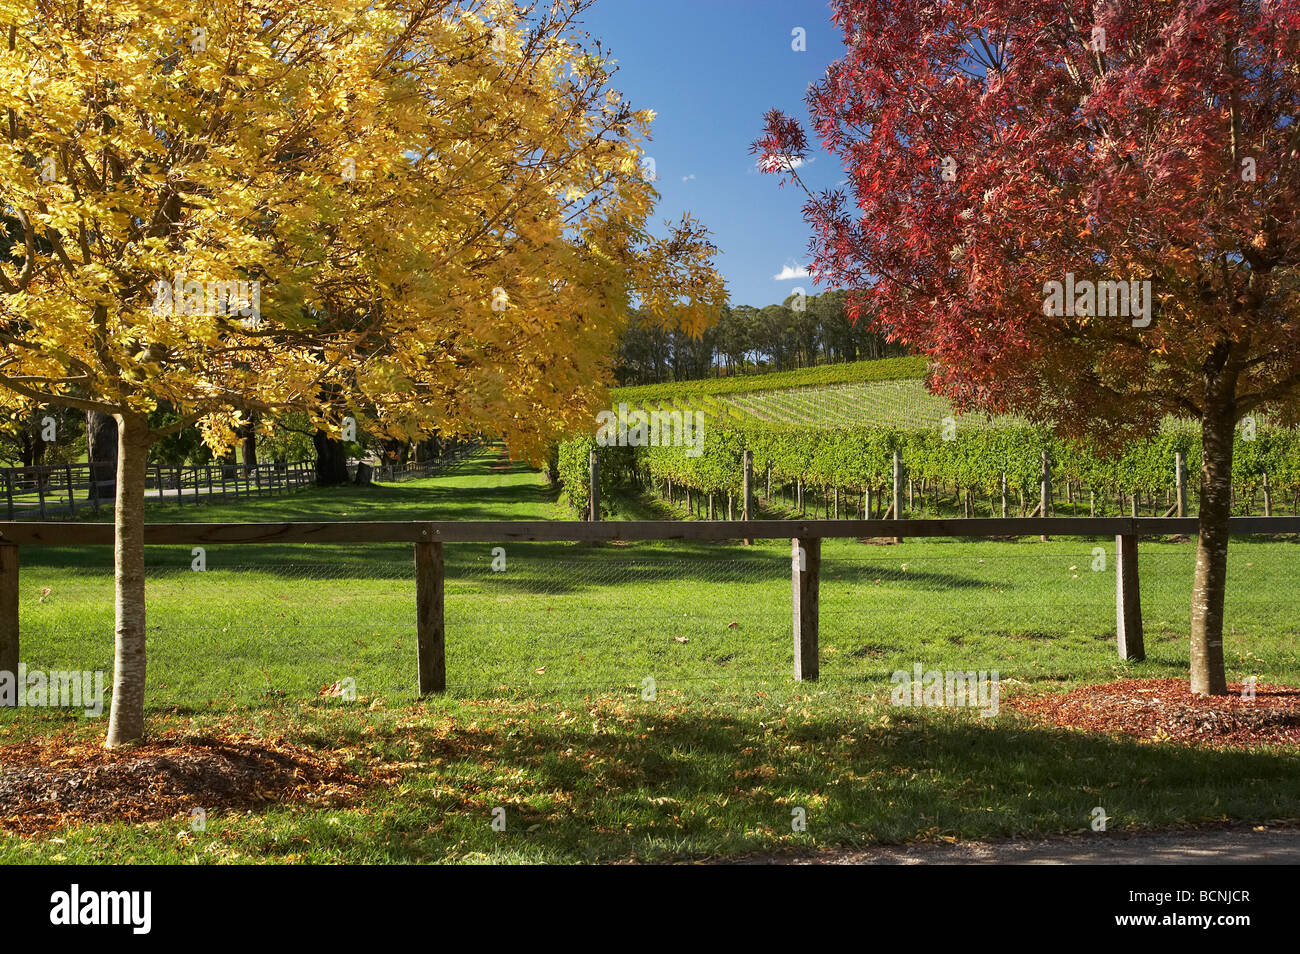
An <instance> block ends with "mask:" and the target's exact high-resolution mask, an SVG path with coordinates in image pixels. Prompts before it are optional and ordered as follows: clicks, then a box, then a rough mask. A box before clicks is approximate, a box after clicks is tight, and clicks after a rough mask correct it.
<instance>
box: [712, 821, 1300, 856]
mask: <svg viewBox="0 0 1300 954" xmlns="http://www.w3.org/2000/svg"><path fill="white" fill-rule="evenodd" d="M737 863H739V864H759V865H763V864H796V865H967V864H982V865H1188V864H1193V865H1244V864H1249V865H1284V864H1300V828H1281V827H1267V828H1265V829H1264V830H1262V831H1261V830H1256V829H1254V828H1231V829H1218V830H1209V831H1206V830H1188V831H1173V832H1161V833H1158V834H1151V835H1127V834H1120V833H1113V834H1107V833H1100V832H1099V833H1097V834H1095V835H1086V836H1085V835H1070V836H1066V837H1062V838H1045V839H1041V840H1036V841H1019V840H1017V841H1000V842H963V843H960V844H955V845H932V844H925V845H901V846H892V847H880V848H863V849H851V850H842V851H825V852H817V853H814V854H800V855H784V856H776V855H769V856H754V857H750V858H744V859H737Z"/></svg>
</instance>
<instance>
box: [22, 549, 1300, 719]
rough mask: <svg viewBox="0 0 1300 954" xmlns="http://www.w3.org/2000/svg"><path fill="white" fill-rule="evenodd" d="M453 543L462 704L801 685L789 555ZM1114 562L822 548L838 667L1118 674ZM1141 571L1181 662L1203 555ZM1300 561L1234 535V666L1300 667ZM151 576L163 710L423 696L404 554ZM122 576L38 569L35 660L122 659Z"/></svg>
mask: <svg viewBox="0 0 1300 954" xmlns="http://www.w3.org/2000/svg"><path fill="white" fill-rule="evenodd" d="M446 549H447V565H446V578H445V584H444V595H445V616H444V620H445V633H446V666H447V690H448V692H449V693H451V694H454V695H462V696H483V695H491V694H500V693H545V692H570V691H588V690H591V691H619V692H627V693H638V694H643V695H644V694H646V693H650V694H654V693H656V692H658V691H663V690H665V689H668V688H680V689H683V690H687V689H689V690H693V691H703V692H705V693H707V692H708V691H709V690H710V688H711V687H717V688H718V689H719V690H723V689H726V688H728V687H731V688H734V687H735V686H737V685H746V684H752V685H754V686H756V687H758V686H761V685H767V684H771V683H773V682H788V681H789V680H790V678H791V673H792V667H793V648H792V633H793V627H792V622H791V557H790V555H789V553H788V551H787V550H786V549H783V548H782V547H780V546H779V545H775V544H773V545H768V546H757V547H754V548H752V549H751V550H750V551H748V552H746V553H744V554H743V555H737V554H736V551H735V550H734V549H721V548H720V549H719V550H718V551H717V552H716V553H715V554H710V553H709V552H707V551H703V552H702V551H701V550H700V549H699V548H694V549H691V550H689V551H687V552H680V553H679V552H674V550H673V549H672V548H671V547H644V548H643V547H636V546H626V547H624V546H605V547H599V548H597V547H590V546H583V545H554V544H549V545H542V544H512V545H509V546H504V547H495V548H494V547H488V546H479V545H469V544H449V545H448V546H447V548H446ZM242 552H243V553H248V551H247V550H245V551H242ZM392 552H393V551H388V553H390V554H391V553H392ZM250 555H251V554H250ZM1113 560H1114V553H1113V547H1107V546H1103V545H1097V544H1094V543H1093V542H1091V541H1083V540H1080V541H1075V542H1073V543H1072V544H1070V545H1060V546H1057V545H1044V546H1042V547H1041V548H1039V547H1037V546H1036V545H1035V544H1031V543H1029V544H1018V545H1017V544H993V543H935V542H921V541H918V542H915V543H906V544H902V545H896V546H862V545H856V544H853V543H851V542H849V541H843V542H841V541H827V542H826V545H825V548H824V550H823V559H822V564H821V583H820V626H819V630H820V659H821V677H822V679H823V680H826V681H835V682H849V683H863V684H868V683H870V684H879V683H880V682H881V681H883V682H885V683H886V684H887V683H888V681H889V678H890V674H891V673H894V672H897V671H899V670H904V671H906V670H911V669H912V668H913V666H914V665H916V664H922V665H923V666H924V667H925V668H927V669H930V668H938V669H963V670H998V671H999V672H1000V673H1001V675H1002V677H1003V678H1010V679H1019V680H1021V681H1025V682H1031V681H1035V680H1044V679H1045V680H1054V679H1057V680H1066V679H1070V678H1080V677H1083V676H1086V675H1088V674H1093V675H1095V673H1096V672H1097V671H1098V670H1099V669H1100V670H1104V669H1105V668H1106V667H1110V666H1118V665H1119V661H1118V659H1117V657H1116V653H1115V643H1114V640H1115V574H1114V566H1113V562H1112V561H1113ZM1140 561H1141V578H1142V608H1143V615H1144V621H1145V629H1146V633H1147V646H1148V652H1149V653H1150V652H1152V649H1153V645H1154V646H1160V647H1164V649H1167V657H1168V659H1169V660H1170V661H1171V662H1172V661H1177V660H1178V659H1180V658H1181V659H1183V660H1185V659H1186V642H1187V631H1188V622H1187V621H1188V613H1189V597H1190V592H1191V580H1192V572H1193V570H1194V566H1195V551H1194V548H1193V547H1192V546H1190V545H1185V544H1184V545H1175V544H1169V545H1165V544H1155V543H1151V544H1144V545H1143V548H1142V551H1141V557H1140ZM1298 565H1300V549H1297V548H1296V546H1295V545H1294V544H1288V543H1268V544H1249V545H1246V546H1244V547H1236V546H1234V548H1233V551H1232V554H1231V557H1230V574H1229V577H1230V578H1229V589H1228V593H1229V596H1228V607H1227V614H1226V615H1227V620H1228V624H1227V629H1228V640H1227V643H1228V645H1229V646H1230V647H1231V653H1230V660H1229V663H1230V666H1233V665H1235V666H1238V667H1240V666H1246V667H1249V666H1256V667H1257V668H1261V669H1263V670H1268V669H1269V668H1270V667H1271V668H1273V669H1275V670H1276V669H1283V670H1285V669H1286V668H1287V667H1288V666H1290V667H1294V660H1295V649H1296V646H1297V637H1300V612H1298V610H1300V592H1298V591H1297V589H1296V587H1295V586H1294V582H1293V581H1294V579H1295V576H1296V574H1295V571H1296V568H1297V566H1298ZM147 579H148V583H147V603H148V636H149V672H150V677H149V693H150V702H151V704H153V705H159V706H179V707H182V708H191V709H195V710H199V711H201V710H202V709H204V708H205V707H221V706H232V705H233V706H246V705H256V704H259V703H262V702H266V701H283V700H286V699H300V700H302V699H311V698H314V697H319V696H343V697H345V698H346V697H347V695H348V693H349V692H351V693H355V695H356V696H358V697H361V698H363V699H364V698H375V697H385V698H388V699H392V700H399V699H402V698H409V697H413V696H414V695H415V694H416V650H417V643H416V614H415V606H416V602H415V601H416V588H415V580H414V570H413V565H412V562H411V561H409V560H397V559H393V558H392V557H391V556H385V557H384V558H383V559H378V560H374V561H368V562H356V561H351V562H333V563H326V562H310V563H309V562H302V563H281V562H276V563H266V564H258V563H252V562H248V563H245V564H242V565H234V566H221V565H217V564H216V563H215V562H212V563H209V564H208V565H207V566H206V567H204V568H203V569H201V570H198V569H195V568H193V567H191V566H185V565H181V566H165V567H152V568H150V569H149V571H148V574H147ZM112 585H113V584H112V572H111V568H110V567H107V566H103V565H100V566H95V567H84V566H63V567H60V566H52V565H51V566H39V565H35V566H33V565H29V566H25V567H24V568H23V569H22V577H21V586H22V596H23V598H22V602H21V613H22V620H21V622H22V630H23V648H24V657H25V659H26V660H27V661H28V664H29V665H38V666H44V667H46V668H50V669H60V668H66V669H88V668H89V669H94V668H101V667H102V668H104V669H106V670H107V669H111V664H112V652H113V619H112V612H113V611H112V603H113V601H112ZM1164 649H1162V650H1161V651H1162V652H1163V651H1164ZM1157 655H1159V653H1157Z"/></svg>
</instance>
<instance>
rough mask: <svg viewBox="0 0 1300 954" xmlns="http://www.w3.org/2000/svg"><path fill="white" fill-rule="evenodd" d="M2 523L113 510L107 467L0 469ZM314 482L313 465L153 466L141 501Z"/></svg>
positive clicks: (181, 501) (198, 498) (268, 490)
mask: <svg viewBox="0 0 1300 954" xmlns="http://www.w3.org/2000/svg"><path fill="white" fill-rule="evenodd" d="M3 474H4V478H3V480H4V493H5V512H6V515H7V516H6V519H8V520H19V519H29V520H48V519H49V518H50V515H51V514H55V515H59V516H72V517H75V516H76V515H77V514H78V513H81V512H84V511H86V510H90V511H98V510H99V509H100V508H101V507H109V508H111V507H112V506H113V488H114V487H115V485H116V481H115V480H114V477H113V474H112V471H111V468H109V467H108V466H107V465H105V464H102V463H96V464H43V465H38V466H32V467H7V468H3ZM315 479H316V468H315V464H313V463H311V462H310V461H294V462H291V463H285V464H279V463H272V464H258V465H256V466H253V467H248V466H245V465H243V464H206V465H197V466H187V467H168V466H163V465H161V464H155V465H154V466H153V467H150V468H149V469H148V471H147V472H146V474H145V497H146V499H153V500H158V501H165V500H174V501H175V502H176V503H177V504H178V505H180V506H185V505H186V504H189V503H195V504H197V503H201V502H202V501H203V500H205V499H207V500H211V499H214V498H224V497H256V496H266V495H270V494H275V493H281V492H284V491H287V490H292V489H293V488H295V487H301V486H304V485H306V484H311V483H314V482H315Z"/></svg>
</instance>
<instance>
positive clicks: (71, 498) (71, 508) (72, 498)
mask: <svg viewBox="0 0 1300 954" xmlns="http://www.w3.org/2000/svg"><path fill="white" fill-rule="evenodd" d="M63 473H64V476H65V477H67V478H68V513H69V514H71V515H72V516H74V517H75V516H76V515H77V499H76V493H75V492H74V491H73V489H72V465H71V464H64V465H63Z"/></svg>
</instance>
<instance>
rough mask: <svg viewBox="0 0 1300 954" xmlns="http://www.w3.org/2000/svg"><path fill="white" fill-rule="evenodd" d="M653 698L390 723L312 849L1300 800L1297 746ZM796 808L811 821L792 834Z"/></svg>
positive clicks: (753, 840)
mask: <svg viewBox="0 0 1300 954" xmlns="http://www.w3.org/2000/svg"><path fill="white" fill-rule="evenodd" d="M810 705H815V701H810ZM651 706H653V704H644V705H643V706H642V707H640V708H636V707H633V708H627V709H622V708H620V709H619V710H618V711H617V712H616V713H607V712H601V711H599V710H598V709H597V710H593V711H592V713H588V712H585V711H581V709H580V711H579V713H578V715H577V716H574V715H573V713H571V712H570V713H566V715H567V716H568V718H567V719H561V718H556V717H555V715H556V714H555V713H551V716H552V718H550V719H544V718H542V717H538V716H535V717H533V718H530V719H527V720H521V719H506V720H504V721H502V722H494V721H492V720H491V719H489V720H487V721H486V722H485V721H484V720H482V719H479V718H477V717H476V718H475V719H474V721H473V724H471V725H468V726H467V725H464V724H459V725H455V726H452V727H450V728H449V727H448V726H447V725H446V723H445V722H444V723H443V724H442V725H437V724H435V725H429V726H417V727H413V728H409V729H404V730H403V732H402V733H400V734H393V735H389V736H388V737H386V739H385V740H384V744H387V745H391V746H394V747H400V748H402V749H403V750H410V749H414V750H415V751H418V752H420V753H421V756H420V757H421V759H422V760H423V763H422V764H421V765H420V766H419V767H417V768H414V769H412V770H411V771H409V772H408V774H407V775H406V777H405V778H404V779H403V781H402V783H401V784H400V786H398V788H397V789H396V790H395V791H392V792H390V793H387V794H385V795H381V796H380V797H379V800H378V802H377V803H375V802H372V803H371V804H370V805H369V806H368V808H367V810H366V811H367V813H368V814H366V816H365V818H364V822H365V824H364V827H363V828H359V827H357V826H338V827H334V828H332V829H322V830H320V831H318V832H317V835H318V836H319V838H322V839H325V842H324V843H323V844H319V843H318V845H317V848H318V849H319V850H325V851H329V852H338V853H340V854H341V855H342V856H343V857H367V858H384V859H387V860H390V861H399V862H420V861H439V860H457V859H459V858H464V857H465V856H467V855H471V856H472V855H483V856H488V857H493V858H497V859H501V858H509V857H516V858H518V859H519V860H539V861H540V860H549V861H596V860H610V859H614V858H630V857H635V858H642V859H651V860H655V859H663V858H667V857H681V858H699V857H707V856H711V855H717V854H735V853H742V852H749V851H769V850H795V849H798V848H808V847H816V846H820V847H829V846H833V845H841V844H842V845H859V844H866V843H870V842H901V841H907V840H913V839H916V838H935V837H940V836H945V837H951V836H956V837H960V838H966V839H971V838H997V837H1007V836H1013V835H1015V836H1027V835H1044V834H1049V833H1060V832H1086V831H1089V823H1090V820H1091V818H1092V813H1093V812H1094V809H1095V808H1097V807H1101V808H1103V810H1104V812H1105V814H1106V815H1107V817H1108V819H1109V824H1108V829H1109V831H1111V832H1116V831H1120V830H1130V829H1143V828H1152V827H1160V826H1166V827H1167V826H1174V825H1180V824H1188V823H1199V822H1207V821H1216V820H1225V819H1234V820H1240V821H1253V820H1263V819H1278V818H1283V817H1290V816H1294V815H1296V812H1297V806H1296V804H1295V801H1294V794H1293V789H1294V778H1295V773H1296V770H1297V768H1298V767H1300V757H1298V756H1297V753H1295V752H1289V751H1288V752H1254V753H1247V752H1242V751H1209V750H1197V749H1191V748H1184V747H1177V746H1170V745H1148V744H1142V743H1139V742H1136V741H1129V740H1116V739H1111V738H1107V737H1100V736H1093V735H1084V734H1081V733H1076V732H1068V731H1064V730H1056V729H1043V728H1037V727H1033V726H1030V725H1029V724H1027V723H1025V722H1023V721H1019V720H1018V719H1015V720H1014V721H1013V719H1012V718H1010V717H1007V716H1003V717H1001V718H999V719H997V720H995V721H994V720H990V721H983V720H980V719H978V718H975V717H966V716H956V715H953V714H951V713H937V714H936V713H933V712H925V713H920V712H916V713H913V712H907V711H903V712H901V713H900V711H899V710H897V709H895V710H889V711H886V710H885V709H884V708H883V707H880V706H877V707H875V708H874V709H868V711H860V712H858V713H856V714H855V713H851V712H845V711H839V712H836V713H833V714H827V713H824V712H813V713H812V714H811V715H809V716H807V717H806V718H805V719H803V720H794V719H789V718H787V717H786V716H784V715H782V714H780V713H774V712H772V711H770V710H769V711H767V712H765V713H764V712H761V711H759V710H754V709H748V710H744V715H743V716H740V717H738V716H737V715H735V714H730V715H729V714H726V713H724V712H719V711H712V712H701V711H698V710H692V709H680V708H675V709H674V711H672V712H671V714H665V713H664V712H662V711H656V710H654V709H653V708H651ZM733 712H734V710H733ZM475 715H476V716H477V715H479V713H475ZM593 716H594V723H593ZM606 717H608V720H609V721H606ZM466 721H468V720H466ZM494 808H503V809H504V810H505V818H506V830H505V831H504V832H498V831H494V830H492V828H491V827H490V825H489V822H490V821H491V817H492V811H493V809H494ZM797 809H803V810H804V812H805V813H806V817H807V831H806V832H805V833H796V832H795V831H794V830H793V828H792V818H794V817H795V815H796V814H797V812H796V810H797ZM1097 837H1099V838H1101V837H1106V836H1105V835H1104V834H1100V833H1098V834H1097ZM267 850H274V847H273V846H267Z"/></svg>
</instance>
